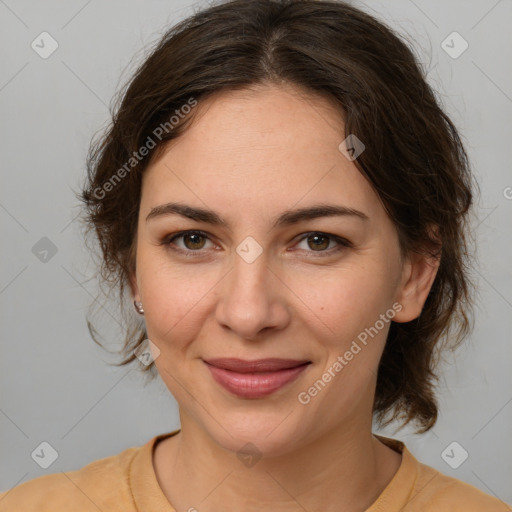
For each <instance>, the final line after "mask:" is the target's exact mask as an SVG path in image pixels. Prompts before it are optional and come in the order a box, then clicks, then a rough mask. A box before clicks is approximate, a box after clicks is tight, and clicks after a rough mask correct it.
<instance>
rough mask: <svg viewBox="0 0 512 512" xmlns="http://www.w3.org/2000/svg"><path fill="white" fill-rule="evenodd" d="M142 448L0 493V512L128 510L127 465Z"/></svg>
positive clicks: (128, 465)
mask: <svg viewBox="0 0 512 512" xmlns="http://www.w3.org/2000/svg"><path fill="white" fill-rule="evenodd" d="M140 449H141V447H133V448H128V449H126V450H124V451H123V452H121V453H118V454H116V455H112V456H110V457H105V458H103V459H98V460H95V461H94V462H91V463H89V464H87V465H86V466H84V467H82V468H81V469H78V470H75V471H63V472H60V473H54V474H50V475H44V476H40V477H37V478H34V479H33V480H29V481H28V482H24V483H22V484H19V485H17V486H16V487H14V488H12V489H10V490H8V491H4V492H2V493H0V512H7V511H14V510H16V512H35V511H38V512H50V511H51V512H55V511H56V510H74V511H76V512H89V511H94V512H97V511H98V510H109V511H111V512H116V511H119V512H121V510H122V511H123V512H127V511H128V510H129V509H128V508H127V504H129V503H131V492H130V486H129V468H130V463H131V461H132V459H133V457H134V456H135V454H136V453H137V452H138V451H139V450H140Z"/></svg>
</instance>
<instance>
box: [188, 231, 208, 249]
mask: <svg viewBox="0 0 512 512" xmlns="http://www.w3.org/2000/svg"><path fill="white" fill-rule="evenodd" d="M182 237H183V244H184V245H185V247H186V248H187V249H190V250H195V249H202V248H203V247H204V242H205V237H204V236H203V235H201V234H199V233H190V234H186V235H182Z"/></svg>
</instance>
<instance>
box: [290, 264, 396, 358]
mask: <svg viewBox="0 0 512 512" xmlns="http://www.w3.org/2000/svg"><path fill="white" fill-rule="evenodd" d="M390 278H392V273H391V272H384V270H383V269H382V268H380V267H379V266H375V265H374V266H371V265H365V266H359V267H358V266H356V265H350V266H347V267H346V268H343V269H339V270H338V271H336V270H333V269H329V270H328V271H327V272H324V273H323V274H321V273H318V272H317V273H316V275H315V274H313V273H311V274H309V275H307V274H305V273H303V274H300V275H296V276H295V277H294V280H293V281H292V282H293V283H294V285H293V291H294V292H295V294H296V295H297V297H298V298H299V299H300V301H299V302H298V306H299V307H301V308H302V306H301V304H304V308H302V309H304V314H309V316H310V319H311V321H310V322H308V323H309V327H310V328H311V329H312V330H313V331H315V332H316V333H317V337H318V338H319V339H323V340H324V342H327V343H329V344H332V345H333V346H335V347H336V348H339V347H340V344H341V345H342V346H343V345H345V344H346V343H347V342H350V340H352V339H354V338H355V337H357V336H358V335H359V333H360V332H362V331H363V330H364V329H365V328H367V327H370V326H373V325H374V324H375V322H376V321H377V320H378V319H379V317H380V315H381V314H383V313H385V312H386V310H387V309H388V308H389V307H390V306H391V304H392V295H393V294H392V286H391V284H390V280H391V279H390Z"/></svg>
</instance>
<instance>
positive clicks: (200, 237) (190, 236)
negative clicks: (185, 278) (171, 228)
mask: <svg viewBox="0 0 512 512" xmlns="http://www.w3.org/2000/svg"><path fill="white" fill-rule="evenodd" d="M179 239H181V240H182V243H183V246H180V245H179V244H176V243H175V241H176V240H179ZM207 240H209V241H210V243H211V240H210V239H209V238H208V235H207V234H206V233H204V232H203V231H181V232H179V233H176V234H175V235H173V236H171V237H170V238H167V239H165V240H164V241H163V244H164V245H168V246H170V247H171V248H172V249H173V250H176V251H179V252H184V253H188V254H190V253H193V252H200V250H201V249H204V248H205V241H207ZM173 246H174V247H173Z"/></svg>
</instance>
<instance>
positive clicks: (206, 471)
mask: <svg viewBox="0 0 512 512" xmlns="http://www.w3.org/2000/svg"><path fill="white" fill-rule="evenodd" d="M181 425H182V427H181V432H180V433H178V434H176V435H175V436H172V437H170V438H168V439H166V440H165V441H164V442H162V443H161V445H162V448H161V449H160V451H159V453H158V457H157V456H156V455H157V454H156V450H155V463H154V464H155V471H156V473H157V478H158V479H159V483H160V486H161V487H162V490H163V491H164V494H165V495H166V496H167V499H168V500H169V502H170V503H172V505H173V506H174V507H175V508H176V509H177V510H193V509H194V508H195V509H197V510H199V511H201V512H213V511H218V510H221V509H222V508H224V507H225V504H226V503H229V504H230V505H229V507H230V508H231V509H235V510H243V511H244V512H252V511H259V510H262V508H263V507H265V506H268V507H270V508H272V509H274V510H279V511H283V512H288V511H297V510H304V509H306V510H324V511H325V512H330V511H333V512H334V511H335V510H336V511H338V510H340V508H341V509H342V510H350V511H354V512H358V511H361V512H363V511H364V510H366V509H367V508H368V507H369V506H370V505H371V504H372V503H373V502H374V501H375V500H376V499H377V498H378V496H379V495H380V493H381V492H382V491H383V490H384V488H385V487H386V485H387V484H388V483H389V482H390V480H391V479H392V478H393V476H394V474H395V473H396V471H397V470H398V467H399V465H400V462H401V455H400V454H398V453H397V452H395V451H393V450H392V449H391V448H388V447H387V446H385V445H383V444H382V443H381V442H380V441H378V440H377V439H376V438H375V437H374V436H373V435H372V432H371V422H370V424H369V425H364V426H362V425H360V424H357V423H356V422H352V423H349V424H347V425H344V427H343V428H341V427H340V426H338V427H337V428H336V429H335V430H332V431H329V432H326V433H325V434H323V435H322V436H321V437H320V438H318V439H316V440H314V441H313V442H310V443H309V444H306V445H304V446H302V447H301V448H300V449H297V450H296V451H294V452H291V453H287V454H285V455H281V456H278V457H267V456H264V457H262V458H261V459H260V460H257V462H255V463H254V461H250V460H249V461H246V464H244V463H243V462H242V461H241V460H240V459H239V458H238V457H237V455H236V454H234V453H233V452H231V451H228V450H225V449H224V448H223V447H221V446H219V445H218V444H217V443H216V442H215V441H214V440H213V439H212V438H211V437H210V436H209V434H208V433H207V432H206V431H205V430H204V429H202V428H201V427H200V426H199V425H198V424H197V423H195V422H194V421H193V420H192V419H191V418H189V417H187V416H186V415H184V414H183V413H182V415H181ZM166 443H167V444H166ZM164 445H165V446H164Z"/></svg>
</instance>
